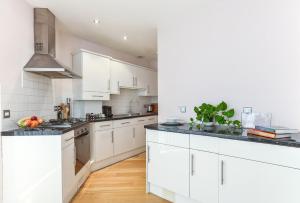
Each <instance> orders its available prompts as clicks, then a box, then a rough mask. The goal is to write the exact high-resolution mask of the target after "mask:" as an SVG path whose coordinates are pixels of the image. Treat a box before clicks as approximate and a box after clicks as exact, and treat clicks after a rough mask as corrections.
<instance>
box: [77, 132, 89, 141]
mask: <svg viewBox="0 0 300 203" xmlns="http://www.w3.org/2000/svg"><path fill="white" fill-rule="evenodd" d="M89 133H90V132H85V133H82V134H80V135H77V136H75V139H76V138H79V137H83V136H86V135H88V134H89Z"/></svg>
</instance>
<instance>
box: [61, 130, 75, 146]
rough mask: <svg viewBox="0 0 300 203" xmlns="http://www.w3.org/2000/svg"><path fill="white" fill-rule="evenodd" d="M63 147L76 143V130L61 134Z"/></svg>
mask: <svg viewBox="0 0 300 203" xmlns="http://www.w3.org/2000/svg"><path fill="white" fill-rule="evenodd" d="M61 143H62V148H65V147H67V146H69V145H70V144H72V143H74V130H72V131H70V132H67V133H65V134H63V135H62V136H61Z"/></svg>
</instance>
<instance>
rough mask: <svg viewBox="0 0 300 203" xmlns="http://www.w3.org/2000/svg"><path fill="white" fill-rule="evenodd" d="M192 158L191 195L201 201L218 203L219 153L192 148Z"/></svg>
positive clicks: (202, 202)
mask: <svg viewBox="0 0 300 203" xmlns="http://www.w3.org/2000/svg"><path fill="white" fill-rule="evenodd" d="M190 159H191V165H190V167H191V172H190V197H191V198H192V199H194V200H197V201H199V202H201V203H218V192H219V191H218V187H219V157H218V155H217V154H213V153H209V152H203V151H198V150H190Z"/></svg>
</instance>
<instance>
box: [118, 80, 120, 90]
mask: <svg viewBox="0 0 300 203" xmlns="http://www.w3.org/2000/svg"><path fill="white" fill-rule="evenodd" d="M118 89H120V81H118Z"/></svg>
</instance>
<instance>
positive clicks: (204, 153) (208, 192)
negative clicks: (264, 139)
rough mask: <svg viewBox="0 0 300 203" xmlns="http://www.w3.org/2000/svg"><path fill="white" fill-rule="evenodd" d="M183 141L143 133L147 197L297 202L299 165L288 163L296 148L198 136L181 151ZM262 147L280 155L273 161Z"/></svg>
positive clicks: (197, 202)
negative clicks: (144, 135)
mask: <svg viewBox="0 0 300 203" xmlns="http://www.w3.org/2000/svg"><path fill="white" fill-rule="evenodd" d="M183 135H184V134H178V133H171V132H164V131H153V130H147V147H148V150H147V159H148V162H147V183H148V184H149V185H148V191H149V192H153V193H154V194H156V195H158V196H161V197H162V198H165V199H168V200H170V201H173V202H175V203H177V202H180V203H182V202H184V203H267V202H271V203H298V202H299V188H300V168H299V164H298V163H299V159H298V158H296V157H294V159H293V161H290V158H291V156H294V155H295V154H296V155H299V156H300V149H299V148H294V147H284V146H274V145H268V144H266V145H265V146H263V145H262V144H259V143H254V144H253V143H248V142H244V141H239V142H237V141H234V140H228V141H226V142H224V140H223V139H221V138H211V137H206V136H201V135H190V139H189V141H190V142H189V144H188V145H185V144H181V143H184V142H183V139H185V136H183ZM186 136H188V135H186ZM196 136H200V137H196ZM192 142H193V143H192ZM180 144H181V145H180ZM240 145H250V146H251V149H252V150H253V151H242V150H243V149H246V150H247V148H246V147H245V146H243V148H240ZM180 146H181V147H180ZM233 146H234V147H233ZM264 147H266V148H267V149H268V151H269V150H272V151H273V153H272V154H276V153H278V152H281V153H280V154H277V159H274V156H272V154H270V153H269V154H267V153H263V152H264V151H265V148H264ZM248 157H250V158H248ZM251 157H252V158H253V157H256V158H255V159H251ZM261 160H264V161H261ZM278 160H279V161H278ZM284 160H286V161H285V162H284ZM281 163H282V164H286V165H282V164H281ZM164 191H170V192H172V193H171V194H170V193H165V192H164Z"/></svg>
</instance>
